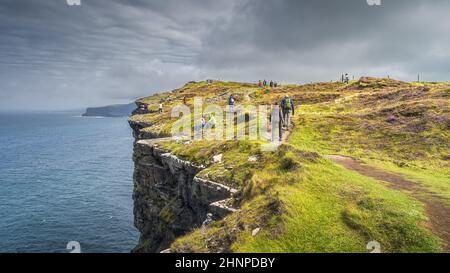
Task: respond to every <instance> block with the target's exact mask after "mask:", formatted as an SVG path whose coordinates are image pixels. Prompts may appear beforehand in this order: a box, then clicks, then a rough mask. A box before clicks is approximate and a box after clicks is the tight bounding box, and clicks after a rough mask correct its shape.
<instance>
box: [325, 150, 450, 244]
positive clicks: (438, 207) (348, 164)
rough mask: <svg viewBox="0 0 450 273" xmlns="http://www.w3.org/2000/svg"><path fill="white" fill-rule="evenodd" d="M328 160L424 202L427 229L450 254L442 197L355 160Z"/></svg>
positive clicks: (449, 219)
mask: <svg viewBox="0 0 450 273" xmlns="http://www.w3.org/2000/svg"><path fill="white" fill-rule="evenodd" d="M328 158H329V159H331V160H333V161H334V162H336V163H338V164H340V165H342V166H344V167H345V168H347V169H349V170H353V171H356V172H358V173H360V174H362V175H365V176H368V177H372V178H375V179H377V180H381V181H385V182H388V183H389V187H391V188H393V189H397V190H404V191H406V192H408V193H409V194H411V195H412V196H413V197H414V198H416V199H417V200H419V201H420V202H422V203H423V204H424V205H425V209H426V212H427V215H428V218H429V222H428V223H427V227H428V228H430V230H431V231H432V232H433V233H434V234H436V235H437V236H438V237H439V238H441V239H442V240H443V242H444V244H445V245H444V248H445V250H446V251H447V252H450V208H449V207H448V206H446V205H445V204H444V200H443V199H442V198H441V197H439V196H437V195H436V194H435V193H433V192H431V191H429V190H427V189H426V188H424V187H423V186H421V185H420V184H418V183H415V182H412V181H410V180H407V179H406V178H404V177H403V176H401V175H398V174H393V173H390V172H387V171H384V170H380V169H378V168H375V167H372V166H369V165H366V164H363V163H361V162H359V161H357V160H356V159H354V158H351V157H345V156H339V155H330V156H328Z"/></svg>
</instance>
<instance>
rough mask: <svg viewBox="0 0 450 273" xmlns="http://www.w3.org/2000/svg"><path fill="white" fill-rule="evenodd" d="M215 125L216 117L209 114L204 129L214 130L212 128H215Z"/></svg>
mask: <svg viewBox="0 0 450 273" xmlns="http://www.w3.org/2000/svg"><path fill="white" fill-rule="evenodd" d="M216 124H217V121H216V117H215V116H214V114H211V115H210V116H209V120H208V123H207V124H206V125H205V127H206V128H213V129H214V128H216Z"/></svg>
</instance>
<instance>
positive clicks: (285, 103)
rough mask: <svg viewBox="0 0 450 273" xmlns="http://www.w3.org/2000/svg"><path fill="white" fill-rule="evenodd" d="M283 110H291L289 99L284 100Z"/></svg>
mask: <svg viewBox="0 0 450 273" xmlns="http://www.w3.org/2000/svg"><path fill="white" fill-rule="evenodd" d="M283 109H284V110H292V101H291V99H290V98H286V99H284V104H283Z"/></svg>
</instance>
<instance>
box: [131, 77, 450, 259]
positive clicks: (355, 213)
mask: <svg viewBox="0 0 450 273" xmlns="http://www.w3.org/2000/svg"><path fill="white" fill-rule="evenodd" d="M448 90H450V84H449V83H406V82H401V81H396V80H392V79H377V78H361V79H360V80H358V81H352V82H351V83H350V84H348V85H345V84H342V83H336V82H334V83H315V84H307V85H285V86H281V87H280V86H279V87H277V88H272V89H269V88H268V89H260V88H258V87H257V86H256V85H254V84H241V83H234V82H228V83H226V82H214V83H206V82H199V83H188V84H186V85H185V86H183V87H181V88H179V89H176V90H174V91H172V92H165V93H160V94H155V95H153V96H150V97H146V98H142V99H140V100H138V101H137V102H136V104H137V105H138V106H140V105H146V106H148V107H145V108H141V107H139V109H138V110H136V111H134V113H133V115H132V116H131V117H130V118H129V124H130V126H131V128H132V129H133V135H134V137H135V145H134V156H133V160H134V163H135V168H134V194H133V199H134V216H135V226H136V227H137V228H138V230H139V231H140V233H141V236H140V240H139V244H138V245H137V246H136V248H135V249H134V251H135V252H161V251H164V252H368V250H367V244H368V243H369V242H370V241H373V240H375V241H377V242H379V243H380V244H381V245H382V246H383V249H382V250H383V252H411V251H414V252H417V251H420V252H441V251H443V250H444V249H446V246H447V245H448V241H449V240H448V238H447V237H446V235H445V234H446V230H449V229H450V225H448V224H446V223H445V221H444V222H442V221H440V220H439V219H447V218H448V217H438V216H439V215H450V214H449V212H450V210H449V208H448V207H449V206H450V187H449V185H450V181H449V179H448V173H447V171H446V170H448V168H449V164H448V157H449V154H450V152H449V151H450V146H449V144H448V141H446V139H448V137H449V132H450V130H448V128H449V126H450V120H449V118H448V113H449V112H448V99H449V95H450V93H449V92H448ZM230 94H233V95H234V97H235V98H236V101H237V102H238V104H253V105H255V104H256V105H271V104H273V102H275V101H279V100H281V99H282V98H283V97H284V96H285V94H289V95H290V96H291V98H292V99H293V100H294V102H295V105H297V109H296V115H295V116H294V117H293V122H294V123H295V127H294V128H293V130H292V132H291V134H290V137H289V139H288V140H287V141H286V142H285V143H283V144H282V145H281V146H280V147H279V148H278V149H277V150H275V151H268V152H266V151H262V150H261V144H264V143H265V142H264V141H261V140H250V139H248V138H246V139H242V140H235V139H234V140H229V141H227V140H220V141H206V140H202V141H193V140H173V139H171V138H169V136H170V129H171V126H172V125H173V124H174V123H175V122H176V121H177V119H175V118H172V117H171V116H170V109H172V107H174V106H176V105H179V104H182V103H184V104H186V105H187V106H189V107H190V108H192V107H193V104H194V103H193V102H194V97H199V96H200V97H202V98H203V101H204V102H205V103H213V104H216V105H219V106H220V107H224V106H225V105H226V104H227V98H228V96H229V95H230ZM160 103H162V104H163V105H164V111H163V112H162V113H159V112H158V111H157V105H158V104H160ZM155 109H156V110H155ZM337 155H340V156H337ZM342 156H345V157H342ZM336 158H338V159H339V158H351V159H353V160H354V161H350V162H351V164H349V163H348V162H349V160H348V159H346V160H341V161H344V162H345V164H340V163H342V162H337V161H338V160H335V159H336ZM358 164H359V165H358ZM369 167H370V168H369ZM371 168H372V169H371ZM399 177H401V179H400V178H399ZM406 178H407V179H406ZM405 181H408V182H407V183H406V182H405ZM388 182H390V183H391V182H392V183H393V185H389V184H388ZM395 183H403V184H402V185H395ZM405 183H406V184H405ZM405 185H406V186H405ZM411 185H412V186H411ZM405 187H406V188H405ZM424 196H425V197H426V198H424ZM430 200H431V201H430ZM436 208H439V209H436Z"/></svg>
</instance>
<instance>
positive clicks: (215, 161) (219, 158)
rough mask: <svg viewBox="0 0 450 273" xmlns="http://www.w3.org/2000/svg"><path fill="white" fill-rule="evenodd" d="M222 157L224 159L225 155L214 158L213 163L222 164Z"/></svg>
mask: <svg viewBox="0 0 450 273" xmlns="http://www.w3.org/2000/svg"><path fill="white" fill-rule="evenodd" d="M222 157H223V154H220V155H216V156H214V157H213V163H214V164H215V163H220V162H222Z"/></svg>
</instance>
